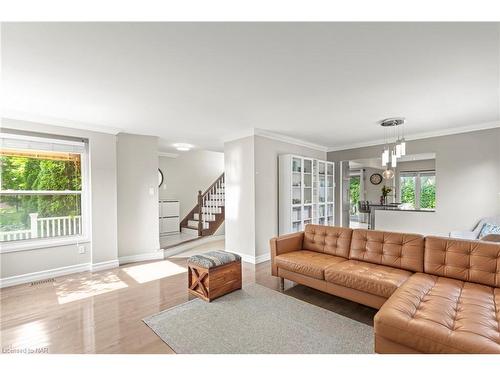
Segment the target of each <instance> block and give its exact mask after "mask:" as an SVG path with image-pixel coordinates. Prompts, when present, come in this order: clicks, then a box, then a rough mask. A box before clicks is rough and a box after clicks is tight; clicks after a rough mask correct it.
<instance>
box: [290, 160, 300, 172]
mask: <svg viewBox="0 0 500 375" xmlns="http://www.w3.org/2000/svg"><path fill="white" fill-rule="evenodd" d="M301 164H302V160H301V159H297V158H293V159H292V171H293V172H301V171H302V168H301Z"/></svg>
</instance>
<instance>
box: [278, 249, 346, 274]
mask: <svg viewBox="0 0 500 375" xmlns="http://www.w3.org/2000/svg"><path fill="white" fill-rule="evenodd" d="M346 261H347V259H345V258H341V257H336V256H333V255H328V254H323V253H318V252H316V251H309V250H300V251H292V252H290V253H285V254H281V255H278V256H277V257H276V265H277V266H278V268H284V269H286V270H288V271H292V272H297V273H300V274H302V275H306V276H310V277H314V278H315V279H320V280H324V278H325V277H324V271H325V268H326V267H328V266H330V265H332V264H336V263H340V262H346Z"/></svg>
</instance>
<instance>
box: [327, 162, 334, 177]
mask: <svg viewBox="0 0 500 375" xmlns="http://www.w3.org/2000/svg"><path fill="white" fill-rule="evenodd" d="M327 173H328V174H329V175H333V164H328V168H327Z"/></svg>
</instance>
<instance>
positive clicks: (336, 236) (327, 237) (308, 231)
mask: <svg viewBox="0 0 500 375" xmlns="http://www.w3.org/2000/svg"><path fill="white" fill-rule="evenodd" d="M351 235H352V229H350V228H342V227H330V226H325V225H314V224H308V225H306V228H305V230H304V244H303V248H304V250H311V251H317V252H320V253H326V254H330V255H335V256H339V257H344V258H349V248H350V246H351Z"/></svg>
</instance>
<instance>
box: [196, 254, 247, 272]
mask: <svg viewBox="0 0 500 375" xmlns="http://www.w3.org/2000/svg"><path fill="white" fill-rule="evenodd" d="M239 260H241V257H240V256H239V255H238V254H233V253H228V252H227V251H222V250H217V251H209V252H208V253H204V254H198V255H193V256H192V257H190V258H189V259H188V263H191V264H194V265H196V266H198V267H203V268H213V267H217V266H222V265H223V264H228V263H232V262H236V261H239Z"/></svg>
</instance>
